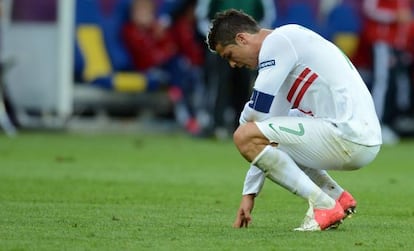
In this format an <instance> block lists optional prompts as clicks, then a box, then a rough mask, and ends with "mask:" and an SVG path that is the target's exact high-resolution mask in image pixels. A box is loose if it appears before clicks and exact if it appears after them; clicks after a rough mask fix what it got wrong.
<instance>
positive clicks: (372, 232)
mask: <svg viewBox="0 0 414 251" xmlns="http://www.w3.org/2000/svg"><path fill="white" fill-rule="evenodd" d="M247 168H248V164H247V163H246V162H245V161H244V160H243V159H242V158H241V157H240V156H239V154H238V152H237V151H236V148H235V147H234V146H233V144H232V142H231V141H230V140H229V141H213V140H201V139H194V138H190V137H187V136H183V135H179V134H172V135H166V134H161V135H160V134H158V135H156V134H154V135H151V134H149V135H148V134H147V135H141V134H138V133H136V134H133V133H129V134H99V133H95V134H74V133H45V132H42V133H39V132H38V133H34V132H32V133H28V132H26V133H23V134H21V135H19V136H18V137H16V138H14V139H10V138H7V137H5V136H4V135H3V134H0V250H414V142H413V141H409V140H406V141H404V142H402V143H401V144H399V145H397V146H393V147H391V146H383V148H382V150H381V152H380V154H379V156H378V157H377V159H376V160H375V161H374V162H373V163H372V164H370V165H369V166H367V167H365V168H363V169H361V170H358V171H353V172H331V174H332V175H333V176H334V177H335V178H336V179H337V181H338V182H339V183H340V184H341V185H343V186H344V187H345V188H346V189H348V190H349V191H350V192H351V193H352V194H353V195H354V196H355V197H356V199H357V200H358V203H359V205H358V208H357V211H358V213H357V214H356V215H355V216H354V217H352V218H351V219H347V220H345V222H344V224H342V225H341V226H340V227H339V229H337V230H331V231H325V232H314V233H298V232H293V231H292V229H293V228H294V227H296V226H298V225H299V224H300V223H301V221H302V218H303V216H304V214H305V212H306V209H307V204H306V202H305V201H303V200H302V199H300V198H298V197H296V196H294V195H292V194H290V193H288V192H287V191H285V190H283V189H282V188H280V187H279V186H277V185H275V184H273V183H271V182H270V181H266V184H265V187H264V190H263V192H262V194H261V195H260V197H258V198H257V200H256V207H255V210H254V212H253V217H254V219H253V224H252V225H251V226H250V227H249V228H247V229H233V228H232V227H231V226H232V223H233V220H234V216H235V213H236V210H237V209H238V206H239V200H240V196H241V188H242V183H243V179H244V174H245V171H246V170H247Z"/></svg>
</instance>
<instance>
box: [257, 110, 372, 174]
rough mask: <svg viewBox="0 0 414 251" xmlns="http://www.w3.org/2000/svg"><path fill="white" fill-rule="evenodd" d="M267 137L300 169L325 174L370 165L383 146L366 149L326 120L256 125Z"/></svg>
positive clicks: (281, 119)
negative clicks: (346, 137) (312, 169)
mask: <svg viewBox="0 0 414 251" xmlns="http://www.w3.org/2000/svg"><path fill="white" fill-rule="evenodd" d="M255 123H256V125H257V126H258V128H259V130H260V131H261V132H262V133H263V135H264V136H265V137H266V138H267V139H269V141H270V142H274V143H277V144H278V148H279V149H280V150H282V151H284V152H286V153H287V154H288V155H289V156H290V157H291V158H292V159H293V160H294V161H295V162H296V163H297V164H298V165H301V166H304V167H309V168H314V169H322V170H353V169H358V168H361V167H363V166H365V165H367V164H369V163H370V162H371V161H372V160H374V158H375V157H376V155H377V154H378V152H379V150H380V146H364V145H360V144H357V143H353V142H350V141H348V140H345V139H343V138H341V137H340V135H341V131H340V130H339V129H338V128H337V127H336V126H335V125H334V124H332V123H330V122H328V121H325V120H323V119H317V118H309V117H273V118H270V119H267V120H264V121H261V122H255Z"/></svg>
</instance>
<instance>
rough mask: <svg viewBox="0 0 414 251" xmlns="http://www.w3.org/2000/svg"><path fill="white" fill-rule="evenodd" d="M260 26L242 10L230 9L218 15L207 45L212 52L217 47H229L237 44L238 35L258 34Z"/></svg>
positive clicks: (208, 36) (211, 27) (211, 28)
mask: <svg viewBox="0 0 414 251" xmlns="http://www.w3.org/2000/svg"><path fill="white" fill-rule="evenodd" d="M259 31H260V26H259V24H258V23H257V22H256V20H254V18H253V17H251V16H250V15H248V14H246V13H244V12H243V11H241V10H236V9H229V10H225V11H223V12H218V13H216V15H215V17H214V19H213V21H212V24H211V26H210V31H209V33H208V35H207V41H206V42H207V44H208V47H209V49H210V50H211V51H215V50H216V47H217V45H219V44H220V45H221V46H227V45H229V44H235V43H236V41H235V38H236V35H237V34H238V33H240V32H247V33H252V34H254V33H258V32H259Z"/></svg>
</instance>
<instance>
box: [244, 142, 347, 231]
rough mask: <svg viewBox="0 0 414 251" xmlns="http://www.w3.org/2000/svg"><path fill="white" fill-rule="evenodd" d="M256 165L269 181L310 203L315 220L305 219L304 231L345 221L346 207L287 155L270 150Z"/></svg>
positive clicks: (256, 161)
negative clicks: (344, 208) (344, 209)
mask: <svg viewBox="0 0 414 251" xmlns="http://www.w3.org/2000/svg"><path fill="white" fill-rule="evenodd" d="M252 164H254V165H256V166H257V167H259V168H260V169H261V170H262V171H263V172H264V173H265V174H266V177H267V178H269V179H270V180H272V181H273V182H275V183H277V184H279V185H280V186H282V187H284V188H285V189H287V190H289V191H290V192H292V193H294V194H296V195H298V196H300V197H302V198H304V199H306V200H307V201H308V202H309V205H310V208H311V216H310V217H305V221H304V223H303V224H302V227H303V230H302V231H318V230H325V229H328V228H330V227H332V226H334V225H337V224H339V222H341V221H342V219H343V218H344V217H345V214H344V212H343V209H342V207H341V206H340V205H339V204H338V202H336V201H335V200H334V199H332V198H331V197H329V196H328V195H327V194H326V193H324V192H323V191H322V190H321V189H320V188H319V187H318V186H317V185H316V184H315V183H313V181H312V180H311V179H310V178H309V177H308V176H307V175H306V174H305V173H304V172H303V171H302V170H301V169H300V168H299V167H298V166H297V165H296V163H295V162H294V161H293V160H292V159H291V158H290V157H289V155H287V154H286V153H284V152H283V151H280V150H279V149H277V147H273V146H271V145H268V146H266V147H265V148H264V149H263V151H262V152H261V153H260V154H259V155H258V156H257V157H256V158H255V160H254V161H253V162H252Z"/></svg>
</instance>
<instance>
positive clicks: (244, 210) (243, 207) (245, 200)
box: [233, 194, 255, 228]
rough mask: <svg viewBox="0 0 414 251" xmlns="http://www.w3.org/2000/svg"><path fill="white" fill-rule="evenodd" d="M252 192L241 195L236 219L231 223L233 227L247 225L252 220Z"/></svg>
mask: <svg viewBox="0 0 414 251" xmlns="http://www.w3.org/2000/svg"><path fill="white" fill-rule="evenodd" d="M254 197H255V195H253V194H248V195H243V197H242V200H241V202H240V207H239V210H237V215H236V220H235V221H234V223H233V227H234V228H242V227H248V226H249V224H250V223H251V221H252V216H251V214H250V213H251V212H252V210H253V207H254Z"/></svg>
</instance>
